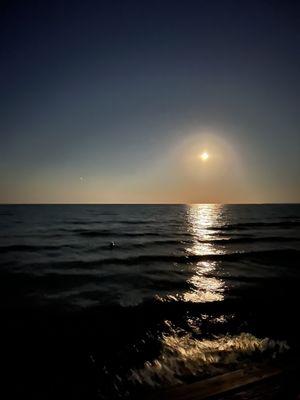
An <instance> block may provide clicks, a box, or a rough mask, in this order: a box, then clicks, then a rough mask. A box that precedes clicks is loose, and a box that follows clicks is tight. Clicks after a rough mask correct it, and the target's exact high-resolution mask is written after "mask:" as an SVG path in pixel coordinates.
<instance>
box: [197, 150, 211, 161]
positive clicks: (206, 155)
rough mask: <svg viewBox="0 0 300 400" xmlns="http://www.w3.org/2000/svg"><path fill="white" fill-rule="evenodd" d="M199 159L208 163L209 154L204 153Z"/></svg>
mask: <svg viewBox="0 0 300 400" xmlns="http://www.w3.org/2000/svg"><path fill="white" fill-rule="evenodd" d="M199 157H200V158H201V160H202V161H207V160H208V159H209V154H208V153H207V152H206V151H204V152H203V153H201V154H200V155H199Z"/></svg>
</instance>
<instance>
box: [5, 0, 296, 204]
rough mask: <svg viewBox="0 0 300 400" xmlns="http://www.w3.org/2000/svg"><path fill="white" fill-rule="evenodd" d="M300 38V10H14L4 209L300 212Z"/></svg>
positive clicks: (93, 6) (206, 5)
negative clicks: (249, 205)
mask: <svg viewBox="0 0 300 400" xmlns="http://www.w3.org/2000/svg"><path fill="white" fill-rule="evenodd" d="M299 27H300V2H299V1H278V2H277V1H263V0H259V1H256V0H254V1H230V0H228V1H227V0H223V1H213V0H212V1H201V0H198V1H159V2H158V1H157V2H156V1H136V2H133V1H126V0H123V1H100V0H99V1H90V0H85V1H83V0H82V1H77V0H72V1H62V0H61V1H53V0H51V1H50V0H42V1H41V0H40V1H31V0H26V1H13V0H10V1H4V2H3V1H2V3H1V5H0V60H1V61H0V72H1V74H0V79H1V82H0V84H1V86H0V88H1V89H0V110H1V118H0V138H1V147H0V167H1V169H0V202H114V203H121V202H146V203H147V202H171V203H172V202H290V201H291V202H299V201H300V184H299V183H300V179H299V173H300V132H299V127H300V113H299V104H300V101H299V93H300V92H299V89H300V87H299V83H300V78H299V68H300V28H299ZM204 150H205V151H207V152H208V153H209V155H210V158H209V160H208V161H207V162H205V163H203V162H201V160H199V158H198V154H199V153H201V152H202V151H204Z"/></svg>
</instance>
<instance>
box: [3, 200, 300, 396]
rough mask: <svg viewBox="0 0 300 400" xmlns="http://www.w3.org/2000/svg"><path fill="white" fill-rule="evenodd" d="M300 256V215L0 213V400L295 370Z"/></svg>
mask: <svg viewBox="0 0 300 400" xmlns="http://www.w3.org/2000/svg"><path fill="white" fill-rule="evenodd" d="M299 255H300V204H260V205H222V204H195V205H92V204H90V205H1V206H0V312H1V314H0V315H1V319H0V321H1V328H0V339H1V340H0V364H1V367H2V368H1V370H2V371H3V372H2V373H1V376H2V379H1V381H2V383H1V385H0V396H1V398H30V399H54V398H64V399H101V400H107V399H120V398H125V399H131V398H134V399H135V398H139V399H140V398H144V396H146V395H149V394H150V395H151V394H152V393H153V394H157V393H159V392H160V390H168V388H171V387H176V386H177V385H185V384H189V383H192V382H195V381H199V380H202V379H206V378H209V377H212V376H215V375H218V374H223V373H226V372H229V371H234V370H236V369H239V368H242V367H243V368H244V367H247V366H248V365H253V363H260V362H266V363H268V362H271V363H272V362H275V361H276V360H280V359H284V358H289V359H293V360H297V359H298V357H299V340H298V339H299V334H300V332H299V331H300V328H299V294H300V270H299V268H300V263H299ZM4 390H5V391H8V393H9V394H10V396H9V397H7V396H6V397H4ZM155 398H159V397H155Z"/></svg>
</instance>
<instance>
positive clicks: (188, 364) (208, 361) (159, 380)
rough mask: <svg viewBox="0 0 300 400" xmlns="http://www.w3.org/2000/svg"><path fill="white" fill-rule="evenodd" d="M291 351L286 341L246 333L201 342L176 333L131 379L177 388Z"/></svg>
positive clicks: (131, 375) (166, 336) (168, 336)
mask: <svg viewBox="0 0 300 400" xmlns="http://www.w3.org/2000/svg"><path fill="white" fill-rule="evenodd" d="M288 348H289V347H288V345H287V343H286V342H283V341H275V340H272V339H269V338H263V339H260V338H257V337H255V336H253V335H252V334H250V333H245V332H244V333H241V334H240V335H237V336H230V335H225V336H222V337H215V338H213V339H201V340H200V339H195V338H193V337H192V336H191V335H190V334H185V335H180V334H178V333H176V331H175V330H174V331H173V333H172V334H170V335H169V334H168V335H164V336H163V339H162V351H161V354H160V355H159V357H158V358H157V359H155V360H154V361H151V362H150V361H147V362H146V363H145V364H144V366H143V367H142V368H141V369H135V370H131V374H130V380H131V381H133V382H134V383H138V384H143V385H145V384H146V385H149V386H151V387H155V386H167V385H168V386H169V385H176V384H180V383H183V381H184V377H188V376H199V377H200V376H201V375H202V376H203V375H205V376H207V375H209V376H212V375H215V374H217V373H224V372H227V371H228V370H229V369H230V368H233V367H237V365H238V366H240V365H241V364H243V365H245V364H247V362H251V358H252V359H253V356H255V355H259V354H263V353H265V355H266V354H268V356H269V357H270V356H271V357H273V358H274V357H276V356H277V355H278V354H280V353H283V352H285V351H286V350H288Z"/></svg>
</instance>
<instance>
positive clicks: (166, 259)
mask: <svg viewBox="0 0 300 400" xmlns="http://www.w3.org/2000/svg"><path fill="white" fill-rule="evenodd" d="M299 255H300V251H299V250H295V249H282V250H280V249H279V250H262V251H250V252H234V253H227V254H226V253H225V254H203V255H195V254H191V255H163V254H154V255H139V256H130V257H126V258H122V257H120V258H118V257H108V258H101V259H98V260H91V261H55V262H52V263H39V264H37V263H31V264H30V266H31V267H33V268H35V267H43V266H46V267H47V266H50V267H53V268H98V267H101V266H103V265H138V264H140V265H143V264H144V265H147V264H153V263H174V264H191V263H195V262H200V261H232V262H234V261H243V260H252V261H253V260H255V261H263V262H268V261H269V262H274V263H276V264H277V263H278V262H285V263H286V262H287V261H288V260H290V261H291V260H292V261H293V260H296V259H297V260H299Z"/></svg>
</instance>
